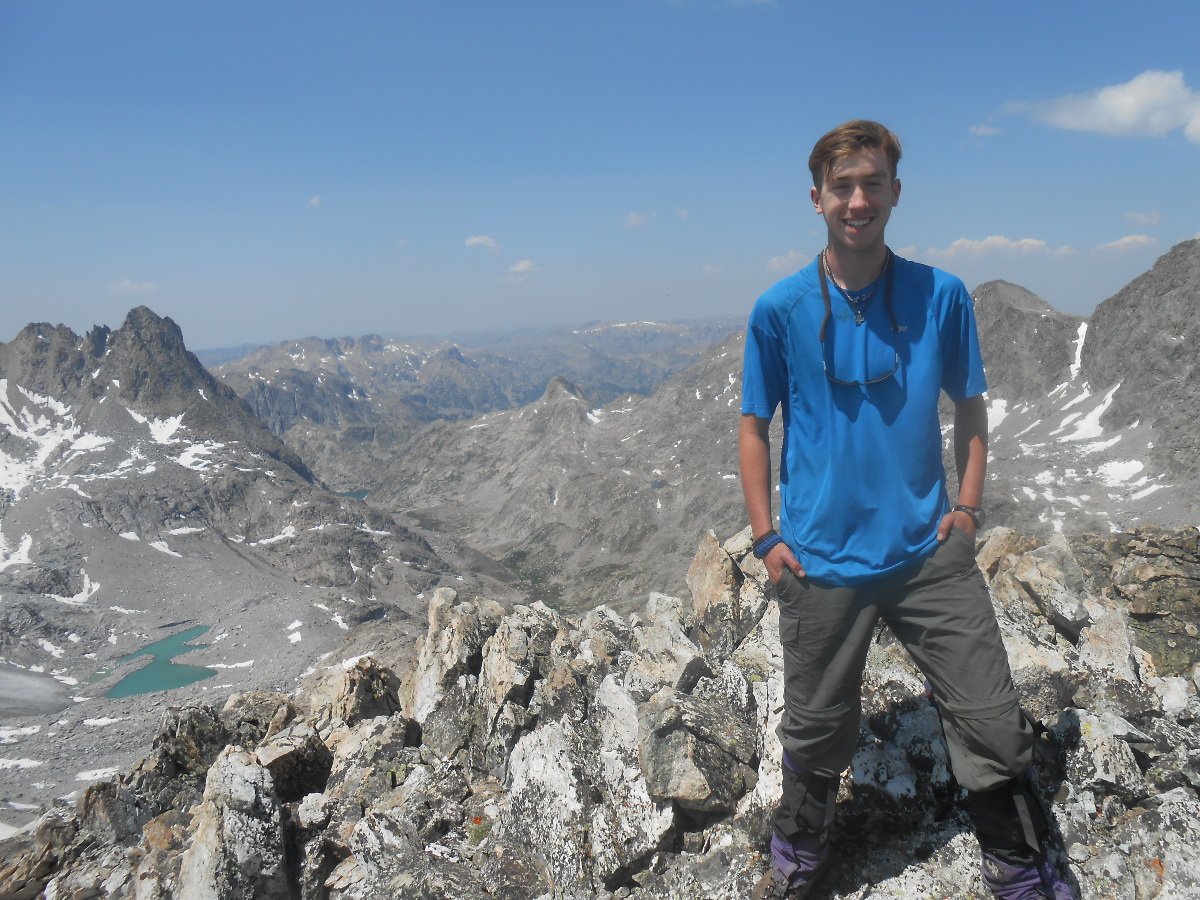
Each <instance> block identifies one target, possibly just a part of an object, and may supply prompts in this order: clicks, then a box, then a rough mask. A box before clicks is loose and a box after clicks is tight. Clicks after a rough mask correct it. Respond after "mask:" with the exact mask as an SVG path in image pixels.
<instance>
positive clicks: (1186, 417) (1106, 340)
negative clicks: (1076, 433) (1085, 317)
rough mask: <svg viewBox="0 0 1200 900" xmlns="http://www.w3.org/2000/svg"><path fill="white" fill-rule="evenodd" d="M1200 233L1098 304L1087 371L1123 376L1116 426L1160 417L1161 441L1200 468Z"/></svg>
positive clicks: (1180, 467) (1177, 459)
mask: <svg viewBox="0 0 1200 900" xmlns="http://www.w3.org/2000/svg"><path fill="white" fill-rule="evenodd" d="M1197 296H1200V240H1195V239H1193V240H1190V241H1184V242H1183V243H1181V244H1177V245H1176V246H1174V247H1172V248H1171V250H1170V251H1169V252H1167V253H1165V254H1163V256H1161V257H1159V259H1158V260H1157V261H1156V262H1155V264H1154V266H1153V268H1151V269H1150V270H1149V271H1148V272H1145V273H1144V274H1142V275H1140V276H1138V277H1137V278H1136V279H1134V280H1133V281H1131V282H1130V283H1129V284H1128V285H1126V286H1125V287H1124V288H1122V289H1121V290H1120V291H1118V292H1117V293H1116V294H1114V295H1113V296H1112V297H1110V298H1108V299H1107V300H1105V301H1104V302H1103V303H1101V304H1100V305H1099V306H1097V307H1096V310H1095V312H1094V313H1092V316H1091V321H1090V324H1089V325H1088V334H1087V341H1086V342H1085V343H1084V345H1083V357H1082V364H1083V372H1084V375H1086V376H1087V378H1088V380H1089V381H1090V382H1091V383H1092V384H1093V385H1095V386H1097V387H1101V386H1103V387H1105V388H1111V387H1112V386H1113V385H1117V384H1119V385H1120V386H1121V387H1120V390H1118V391H1116V393H1115V394H1114V396H1113V404H1112V408H1111V409H1110V410H1109V411H1108V412H1107V414H1106V416H1105V422H1106V423H1107V424H1109V425H1111V426H1122V425H1126V424H1128V423H1130V422H1133V421H1136V420H1141V421H1142V422H1147V421H1149V422H1153V423H1154V424H1155V429H1156V431H1157V433H1158V435H1159V442H1158V443H1159V446H1157V447H1156V448H1155V450H1156V451H1157V454H1156V455H1158V456H1159V457H1160V458H1161V459H1162V460H1163V461H1164V462H1166V463H1168V464H1169V465H1171V466H1172V468H1174V469H1176V470H1177V471H1181V472H1183V473H1187V474H1194V473H1195V471H1196V446H1197V441H1198V440H1200V430H1198V429H1197V424H1196V417H1195V416H1194V415H1193V414H1192V413H1191V411H1190V410H1191V409H1192V408H1193V404H1194V402H1195V396H1196V388H1197V383H1198V380H1200V369H1197V367H1196V340H1197V339H1198V338H1200V313H1198V310H1200V306H1198V305H1197V303H1196V299H1197Z"/></svg>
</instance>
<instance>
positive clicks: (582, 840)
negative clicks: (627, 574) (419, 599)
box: [0, 528, 1200, 900]
mask: <svg viewBox="0 0 1200 900" xmlns="http://www.w3.org/2000/svg"><path fill="white" fill-rule="evenodd" d="M749 550H750V539H749V534H748V533H747V532H743V533H741V534H739V535H737V536H735V537H733V538H731V539H730V540H728V541H726V542H725V543H723V544H722V543H720V542H718V540H717V539H716V537H715V536H713V535H711V534H709V535H708V536H706V537H705V539H704V540H703V541H702V543H701V547H700V550H699V552H698V553H697V555H696V557H695V559H694V561H693V563H692V566H691V568H690V569H689V571H688V585H689V595H690V596H688V597H686V598H677V597H670V596H667V595H662V594H655V595H651V596H650V598H649V602H648V604H647V606H646V608H645V611H644V614H643V615H632V616H629V617H624V616H621V615H619V614H617V613H615V612H614V611H612V610H611V609H609V608H607V607H603V606H601V607H599V608H597V609H594V610H591V611H590V612H588V613H587V614H586V615H583V616H580V617H574V618H566V617H563V616H561V615H559V614H558V613H555V612H554V611H552V610H550V609H549V608H547V607H545V606H544V605H542V604H539V603H534V604H532V605H530V606H517V607H514V608H513V609H511V610H508V611H505V610H504V609H503V608H502V607H500V605H499V604H497V603H494V602H493V601H491V600H488V599H486V598H475V599H468V598H466V597H463V596H460V595H459V594H458V593H457V592H456V591H454V590H451V589H446V588H442V589H439V590H438V591H437V592H435V594H434V596H433V599H432V601H431V603H430V605H429V614H428V630H427V632H426V635H425V638H424V640H423V641H422V643H421V646H420V650H419V654H418V657H417V660H416V663H415V666H414V667H413V669H412V670H411V671H410V672H409V673H408V674H407V677H406V678H404V680H403V684H401V683H400V680H399V679H398V678H397V677H396V676H395V675H394V674H393V673H392V672H390V671H388V670H387V669H385V668H383V667H381V666H379V665H378V664H377V663H375V662H374V661H373V660H370V659H365V660H359V661H358V662H357V663H356V664H354V665H353V666H352V667H350V668H349V669H347V670H346V671H343V672H339V673H337V674H336V675H334V676H333V677H332V678H331V679H329V680H327V681H326V682H324V683H323V684H322V685H321V687H320V688H319V689H318V690H317V691H316V692H314V693H313V694H312V696H311V697H310V698H307V700H308V702H305V699H306V698H303V697H293V698H289V697H287V696H285V695H281V694H280V695H268V694H257V695H254V696H250V697H246V696H242V697H235V698H231V699H230V701H229V702H228V703H226V704H225V706H224V708H223V709H221V710H220V711H218V710H216V709H215V708H212V707H206V706H192V707H188V708H185V709H182V710H172V711H170V712H169V713H168V715H167V716H165V717H164V721H163V728H162V730H161V732H160V735H159V737H158V739H156V741H155V745H154V747H153V748H152V751H151V754H150V756H148V757H147V759H146V761H145V762H143V763H142V764H141V765H140V766H139V767H137V768H136V769H135V770H133V771H131V772H130V773H128V774H126V775H124V776H121V777H120V778H118V779H116V780H114V781H110V782H106V783H102V784H97V785H94V786H92V787H90V788H88V789H87V791H86V792H85V793H84V795H83V796H82V797H81V798H80V800H79V802H78V804H77V806H76V809H75V812H74V813H73V814H72V813H71V812H69V811H68V810H66V809H60V810H55V811H53V812H51V813H50V814H48V815H47V816H46V817H45V818H43V819H42V820H41V821H40V822H39V823H38V824H37V826H36V827H35V828H34V829H33V830H32V832H31V833H29V834H25V835H20V836H18V837H16V838H13V839H10V840H9V841H8V842H6V843H5V844H3V845H0V854H2V856H3V858H4V859H5V860H6V862H4V863H3V864H0V896H11V897H24V896H34V895H36V894H38V893H39V892H40V891H45V896H92V895H93V894H94V892H95V886H96V885H100V884H103V885H104V886H105V890H106V891H108V892H109V893H110V894H114V895H116V894H119V893H120V892H121V891H122V890H128V891H132V890H133V889H134V886H136V888H137V891H138V894H139V896H140V895H141V894H142V892H143V891H145V892H146V895H147V896H149V895H151V894H153V895H154V896H158V895H172V893H173V892H179V891H182V893H175V895H177V896H195V897H215V898H222V900H223V898H231V900H232V898H235V897H247V896H274V895H275V893H272V892H276V893H278V895H279V896H284V895H290V896H300V897H314V898H315V897H327V898H330V900H350V898H358V900H371V898H391V897H396V896H412V897H435V896H436V897H444V898H449V900H476V898H479V900H482V898H484V897H495V896H505V897H534V896H547V897H549V896H553V897H556V898H563V900H576V898H578V900H582V898H601V900H610V898H617V897H626V898H634V900H638V898H640V900H691V898H695V897H705V898H722V900H734V898H742V897H745V896H748V895H749V889H750V886H751V885H752V884H753V883H754V881H755V880H756V879H757V878H758V876H759V874H760V873H761V872H762V871H763V869H764V867H765V865H767V862H768V857H767V856H766V855H765V853H764V850H765V847H766V843H767V841H768V839H769V834H770V830H769V829H770V814H771V811H772V809H773V807H774V805H775V803H776V802H777V801H778V798H779V795H780V790H781V781H780V771H779V765H780V748H779V745H778V741H777V739H776V736H775V727H776V725H777V724H778V717H779V710H780V708H781V703H782V675H781V672H780V657H781V650H780V646H779V625H778V608H777V606H776V604H775V603H774V602H772V601H771V600H770V599H769V598H770V595H771V591H770V589H769V586H768V584H767V581H766V575H765V571H764V570H763V568H762V564H761V563H760V562H758V561H757V560H755V559H754V557H753V556H752V555H751V554H750V552H749ZM978 563H979V565H980V567H981V569H982V570H983V571H984V574H985V577H986V578H987V580H988V582H989V585H990V589H991V592H992V598H993V603H994V606H995V609H996V615H997V618H998V620H999V623H1000V627H1001V631H1002V634H1003V638H1004V642H1005V645H1006V647H1007V649H1008V653H1009V657H1010V659H1011V661H1012V668H1013V675H1014V681H1015V683H1016V686H1017V689H1018V692H1019V693H1020V695H1021V698H1022V704H1023V705H1024V706H1025V708H1026V709H1027V710H1028V712H1029V713H1030V715H1031V716H1032V717H1033V718H1034V719H1035V720H1036V721H1037V722H1038V723H1039V728H1038V730H1037V734H1038V736H1037V738H1036V744H1035V760H1036V772H1037V781H1036V787H1037V789H1038V790H1039V791H1040V795H1041V798H1042V800H1043V803H1044V804H1045V805H1046V808H1047V809H1048V810H1049V813H1050V815H1051V816H1052V818H1053V820H1054V824H1055V825H1056V828H1055V834H1056V836H1057V839H1058V840H1059V841H1060V842H1061V844H1060V845H1059V846H1057V847H1055V848H1054V849H1053V850H1052V853H1051V864H1052V865H1055V866H1057V867H1059V868H1060V869H1063V870H1067V871H1069V873H1070V876H1069V877H1070V878H1071V879H1072V880H1073V881H1074V882H1075V883H1076V884H1077V885H1078V886H1079V887H1081V888H1082V889H1083V896H1084V897H1087V898H1091V897H1110V896H1132V894H1131V893H1130V880H1131V879H1132V880H1133V881H1135V883H1136V885H1137V886H1138V887H1137V892H1138V895H1139V896H1142V895H1145V896H1158V897H1168V896H1171V897H1184V896H1197V892H1198V891H1200V878H1198V876H1197V874H1196V869H1195V865H1194V861H1195V859H1196V856H1197V853H1200V798H1198V796H1197V793H1198V791H1200V768H1198V762H1197V761H1198V759H1200V701H1198V699H1197V680H1198V679H1200V667H1197V665H1196V661H1195V660H1194V659H1190V658H1188V659H1184V658H1169V657H1170V655H1169V653H1168V655H1167V656H1164V655H1162V653H1161V652H1160V649H1161V648H1166V647H1168V646H1169V643H1161V644H1157V645H1154V648H1153V649H1148V648H1149V647H1150V645H1151V644H1153V641H1151V642H1150V644H1148V643H1147V641H1146V629H1151V630H1153V631H1155V632H1157V633H1158V634H1159V635H1160V636H1167V635H1171V634H1178V633H1181V632H1183V633H1187V631H1188V628H1189V627H1190V628H1193V629H1194V628H1195V625H1196V621H1195V620H1196V612H1195V610H1194V609H1191V608H1190V607H1188V605H1187V604H1186V603H1180V602H1178V600H1179V599H1180V598H1181V597H1182V594H1177V593H1172V592H1174V591H1175V590H1176V589H1180V590H1184V589H1186V584H1187V582H1188V580H1189V579H1193V578H1195V577H1196V573H1197V572H1198V571H1200V544H1198V543H1197V533H1196V530H1195V529H1190V528H1189V529H1177V530H1175V531H1173V532H1166V531H1143V532H1130V533H1128V534H1125V535H1121V536H1116V537H1112V538H1109V537H1106V538H1099V539H1087V540H1081V541H1078V542H1068V541H1067V540H1066V539H1065V538H1063V537H1062V536H1061V535H1059V536H1056V537H1055V538H1054V539H1052V540H1051V541H1049V542H1048V543H1045V544H1041V545H1039V544H1038V543H1037V542H1036V541H1034V540H1031V539H1029V538H1026V537H1022V536H1020V535H1017V534H1015V533H1013V532H1011V531H1008V530H1007V529H1003V528H997V529H993V530H992V532H991V533H990V534H989V535H988V536H987V540H986V541H985V542H984V544H983V546H982V547H981V548H980V550H979V555H978ZM1135 606H1136V608H1135ZM863 685H864V697H863V711H864V716H863V718H862V722H861V725H860V734H859V742H858V749H857V751H856V754H855V756H854V760H853V762H852V764H851V766H850V769H849V771H848V773H847V774H846V776H845V777H844V780H843V783H842V785H841V788H840V790H839V793H838V806H837V816H836V820H835V822H834V824H833V840H832V843H833V853H834V854H835V861H834V865H832V866H831V867H830V869H831V871H830V874H829V876H828V878H827V879H826V882H825V884H824V885H823V889H824V891H825V892H826V894H827V895H828V896H830V897H835V898H850V897H861V896H862V891H863V885H864V884H866V885H870V894H871V896H872V897H876V898H883V900H886V898H892V900H901V898H904V900H907V898H909V897H912V896H914V895H920V896H953V897H968V896H971V897H973V896H982V894H983V893H984V889H983V887H982V885H981V884H980V882H979V874H978V870H979V857H978V850H977V848H976V847H975V845H974V842H973V840H972V839H971V838H970V824H969V820H968V818H967V815H966V812H965V809H964V808H963V801H962V792H961V791H960V790H959V788H958V786H957V784H955V782H954V780H953V778H952V776H951V774H950V770H949V757H948V754H947V750H946V746H945V743H944V739H943V737H942V732H941V726H940V723H939V718H938V713H937V709H936V707H935V706H934V705H932V704H931V703H930V702H929V701H928V700H927V699H926V697H925V695H924V690H923V683H922V679H921V675H920V673H919V672H918V671H917V670H916V669H915V668H914V667H913V665H912V663H911V661H909V659H908V658H907V656H906V655H905V654H904V653H903V651H902V650H901V649H900V648H899V646H898V645H897V644H896V643H895V642H894V641H893V640H892V639H891V638H890V636H888V635H886V634H885V635H883V636H882V638H881V640H880V641H878V642H875V643H874V644H873V645H872V648H871V652H870V655H869V658H868V661H867V666H866V672H865V674H864V682H863ZM305 709H308V710H310V711H309V712H308V713H307V715H306V714H304V713H303V712H302V711H303V710H305ZM284 884H286V885H287V886H288V888H287V890H285V889H284ZM89 891H91V892H92V893H88V892H89Z"/></svg>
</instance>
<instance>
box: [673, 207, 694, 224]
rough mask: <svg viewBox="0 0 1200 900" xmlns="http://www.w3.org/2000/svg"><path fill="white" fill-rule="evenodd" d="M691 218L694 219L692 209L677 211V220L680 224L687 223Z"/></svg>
mask: <svg viewBox="0 0 1200 900" xmlns="http://www.w3.org/2000/svg"><path fill="white" fill-rule="evenodd" d="M691 217H692V211H691V210H690V209H677V210H675V218H677V219H678V220H679V221H680V222H686V221H688V220H689V219H691Z"/></svg>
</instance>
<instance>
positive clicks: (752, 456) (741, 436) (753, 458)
mask: <svg viewBox="0 0 1200 900" xmlns="http://www.w3.org/2000/svg"><path fill="white" fill-rule="evenodd" d="M770 427H771V422H770V420H769V419H760V418H759V417H758V416H755V415H752V414H750V413H743V414H742V421H741V423H740V424H739V425H738V465H739V468H740V469H741V477H742V496H743V497H744V498H745V500H746V514H747V515H748V516H749V517H750V532H751V534H753V535H754V537H755V538H760V537H762V536H763V535H764V534H766V533H767V532H768V531H770V530H771V529H772V528H773V527H774V525H773V517H772V516H771V438H770V434H769V429H770ZM763 563H764V564H766V567H767V575H768V576H769V577H770V579H771V581H778V580H779V577H780V576H781V575H782V574H783V570H784V569H785V568H788V569H791V570H792V571H793V572H794V573H795V574H796V577H797V578H803V577H804V568H803V567H802V566H801V565H800V562H799V560H797V559H796V557H795V556H794V555H793V553H792V551H791V550H790V549H789V548H788V545H787V544H783V543H780V544H776V545H775V546H774V547H772V548H771V552H770V553H768V554H767V555H766V556H765V557H764V558H763Z"/></svg>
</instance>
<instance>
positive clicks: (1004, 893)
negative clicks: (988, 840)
mask: <svg viewBox="0 0 1200 900" xmlns="http://www.w3.org/2000/svg"><path fill="white" fill-rule="evenodd" d="M980 873H981V874H982V875H983V883H984V884H986V885H987V886H988V888H989V889H990V890H991V892H992V893H993V894H995V895H996V896H997V897H998V898H1000V900H1075V893H1074V891H1072V889H1071V886H1070V885H1069V884H1067V883H1066V882H1065V881H1064V880H1063V879H1062V877H1061V876H1060V875H1059V874H1058V870H1057V869H1056V868H1055V867H1054V866H1053V865H1051V864H1050V861H1049V860H1048V859H1046V857H1045V855H1044V854H1039V855H1038V857H1037V860H1036V861H1034V862H1031V863H1027V864H1026V865H1017V864H1014V863H1010V862H1005V861H1004V860H1003V859H1001V858H1000V857H998V856H996V855H995V854H993V853H989V852H988V851H986V850H984V851H983V865H982V866H981V867H980Z"/></svg>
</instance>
